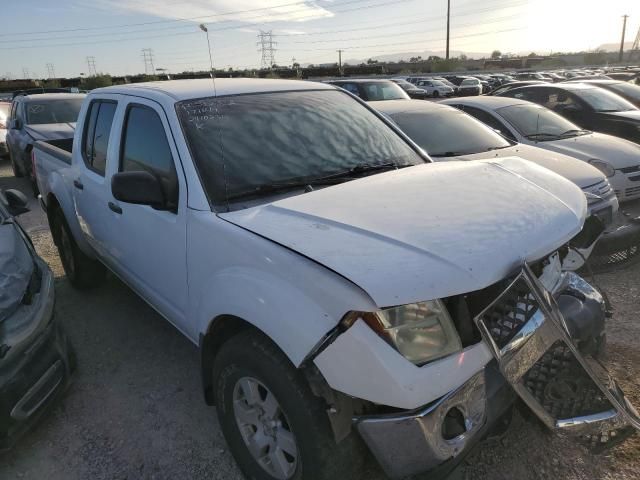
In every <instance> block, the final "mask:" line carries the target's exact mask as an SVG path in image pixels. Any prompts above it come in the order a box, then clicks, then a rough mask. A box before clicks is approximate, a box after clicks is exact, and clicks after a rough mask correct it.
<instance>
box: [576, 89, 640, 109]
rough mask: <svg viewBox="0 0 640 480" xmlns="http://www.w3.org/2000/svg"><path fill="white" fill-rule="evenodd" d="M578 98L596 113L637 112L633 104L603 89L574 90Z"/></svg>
mask: <svg viewBox="0 0 640 480" xmlns="http://www.w3.org/2000/svg"><path fill="white" fill-rule="evenodd" d="M573 93H575V94H576V95H577V96H578V97H580V98H581V99H582V100H584V101H585V102H587V103H588V104H589V106H590V107H591V108H593V109H594V110H595V111H596V112H626V111H629V110H636V107H634V106H633V104H632V103H630V102H628V101H626V100H625V99H624V98H622V97H620V96H618V95H616V94H615V93H612V92H609V91H607V90H604V89H602V88H589V89H585V90H573Z"/></svg>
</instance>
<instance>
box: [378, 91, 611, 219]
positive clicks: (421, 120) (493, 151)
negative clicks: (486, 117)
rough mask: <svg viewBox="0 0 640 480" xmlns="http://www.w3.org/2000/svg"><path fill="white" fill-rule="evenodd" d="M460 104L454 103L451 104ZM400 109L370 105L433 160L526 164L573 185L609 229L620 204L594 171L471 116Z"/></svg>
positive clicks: (445, 109)
mask: <svg viewBox="0 0 640 480" xmlns="http://www.w3.org/2000/svg"><path fill="white" fill-rule="evenodd" d="M478 98H492V97H478ZM462 101H463V99H456V100H454V101H453V103H459V102H462ZM449 102H451V101H449ZM403 103H405V102H373V103H372V104H371V106H372V107H373V108H375V109H377V110H378V111H380V112H382V113H384V114H385V115H387V116H389V117H390V118H391V119H392V120H393V121H394V122H395V123H396V124H397V125H398V126H399V127H400V128H401V129H402V131H403V132H405V133H406V134H407V135H409V137H410V138H411V139H412V140H413V141H414V142H416V143H417V144H418V145H420V147H422V148H423V149H424V150H425V151H426V152H427V153H428V154H429V156H430V157H431V158H433V159H434V160H436V161H442V160H489V159H494V158H507V157H520V158H524V159H525V160H528V161H530V162H533V163H536V164H538V165H540V166H542V167H545V168H548V169H549V170H551V171H553V172H555V173H557V174H558V175H561V176H563V177H565V178H566V179H567V180H569V181H571V182H573V183H575V184H576V185H577V186H578V187H580V188H581V189H582V191H584V192H585V195H586V197H587V204H588V205H589V211H590V212H591V213H592V214H593V215H596V216H598V217H599V218H600V219H601V220H602V221H603V223H604V224H605V226H609V225H611V224H612V222H613V216H614V215H615V214H616V213H617V211H618V200H617V198H616V196H615V194H614V193H613V189H612V188H611V186H610V185H609V182H608V181H607V179H606V177H605V176H604V175H603V174H602V172H600V171H599V170H598V169H596V168H594V167H592V166H590V165H588V164H586V163H585V162H581V161H580V160H576V159H575V158H573V157H570V156H567V155H563V154H561V153H557V152H554V153H552V152H549V151H545V150H542V149H540V148H536V147H534V146H529V145H521V144H518V143H516V142H515V141H511V140H508V139H506V138H504V137H503V136H502V135H500V134H498V133H496V132H495V131H494V130H493V129H492V128H489V127H488V126H487V125H485V124H484V123H482V122H480V121H479V120H476V118H474V116H470V115H467V114H465V113H464V112H462V111H460V110H459V109H456V108H453V107H450V106H448V105H444V104H441V103H432V102H408V103H406V104H405V105H403ZM422 103H424V105H423V104H422Z"/></svg>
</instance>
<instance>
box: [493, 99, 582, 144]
mask: <svg viewBox="0 0 640 480" xmlns="http://www.w3.org/2000/svg"><path fill="white" fill-rule="evenodd" d="M496 112H497V113H498V114H499V115H500V116H502V117H504V118H505V119H506V120H507V121H508V122H509V123H511V124H512V125H513V126H514V127H515V128H516V130H518V132H520V133H521V134H522V136H524V137H534V136H535V137H539V138H536V140H542V141H544V140H553V139H554V137H559V136H566V137H569V136H576V135H580V134H582V133H585V131H584V130H581V129H580V127H578V126H577V125H575V124H574V123H571V122H570V121H569V120H567V119H565V118H564V117H561V116H560V115H558V114H557V113H555V112H553V111H551V110H549V109H548V108H545V107H542V106H540V105H524V104H523V105H511V106H509V107H502V108H499V109H497V110H496Z"/></svg>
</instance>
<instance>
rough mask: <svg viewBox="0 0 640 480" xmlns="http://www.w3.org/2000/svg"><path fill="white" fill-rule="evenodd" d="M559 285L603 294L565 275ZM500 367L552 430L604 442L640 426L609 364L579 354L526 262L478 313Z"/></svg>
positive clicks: (478, 321)
mask: <svg viewBox="0 0 640 480" xmlns="http://www.w3.org/2000/svg"><path fill="white" fill-rule="evenodd" d="M558 290H570V291H574V292H576V293H577V294H578V295H583V296H592V297H593V296H594V295H598V293H597V292H596V291H595V290H594V289H593V287H591V286H590V285H589V284H588V283H587V282H585V281H584V280H583V279H582V278H580V277H579V276H577V275H575V274H573V273H567V274H564V277H563V281H562V285H560V286H558ZM475 321H476V324H477V325H478V328H479V329H480V332H481V334H482V337H483V339H484V340H485V342H486V343H487V344H488V345H489V347H490V349H491V351H492V353H493V356H494V357H495V358H496V360H497V362H498V366H499V368H500V371H501V373H502V374H503V375H504V377H505V379H506V380H507V381H508V382H509V383H510V384H511V386H512V387H513V389H514V390H515V391H516V393H517V394H518V395H519V396H520V397H521V398H522V400H524V402H525V403H526V404H527V405H528V406H529V407H530V408H531V410H532V411H533V412H534V413H535V414H536V415H537V416H538V417H539V418H540V420H542V422H543V423H544V424H545V425H547V426H548V427H549V428H550V429H552V430H555V431H558V432H561V433H563V434H568V435H571V436H573V437H575V438H576V439H577V440H579V441H581V442H582V443H585V444H586V445H587V446H590V447H593V448H595V449H602V448H605V447H606V446H608V445H609V444H612V443H614V442H617V441H619V440H620V439H623V438H626V437H627V436H629V435H630V434H632V433H633V432H634V431H635V430H636V429H640V417H639V416H638V413H637V412H636V410H635V409H634V407H633V406H632V405H631V403H630V402H629V401H628V400H627V398H626V397H625V395H624V393H623V392H622V390H621V389H620V387H619V386H618V385H617V383H616V382H615V380H614V379H613V378H612V377H611V375H609V373H608V372H607V370H606V368H605V367H604V366H603V365H602V364H601V363H600V362H599V361H598V360H597V359H596V358H594V357H593V356H592V355H590V354H585V353H581V352H580V351H579V350H578V348H577V346H576V344H575V342H574V341H573V340H572V339H571V336H570V333H569V332H570V329H569V326H568V325H567V322H566V321H565V318H564V317H563V315H562V313H561V312H560V309H559V308H558V305H557V303H556V300H555V298H554V297H553V296H552V295H551V294H550V293H549V292H548V291H547V290H545V288H544V287H543V286H542V284H541V283H540V281H539V280H538V279H537V278H536V277H535V275H534V274H533V273H532V272H531V270H530V269H529V267H528V266H527V265H525V266H524V268H523V269H522V271H521V272H520V274H519V275H518V276H517V277H516V278H515V280H514V281H513V282H512V283H511V284H510V286H509V287H508V288H507V289H506V290H505V291H504V292H503V293H502V294H501V295H500V296H499V297H498V298H497V299H496V300H495V301H494V302H493V303H492V304H491V305H489V306H488V307H487V308H486V309H485V310H484V311H483V312H481V313H480V314H479V315H478V316H477V317H476V318H475Z"/></svg>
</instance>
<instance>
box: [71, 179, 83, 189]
mask: <svg viewBox="0 0 640 480" xmlns="http://www.w3.org/2000/svg"><path fill="white" fill-rule="evenodd" d="M73 186H74V187H76V188H77V189H78V190H83V189H84V185H83V184H82V182H81V181H80V180H78V179H77V178H76V179H75V180H74V181H73Z"/></svg>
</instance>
